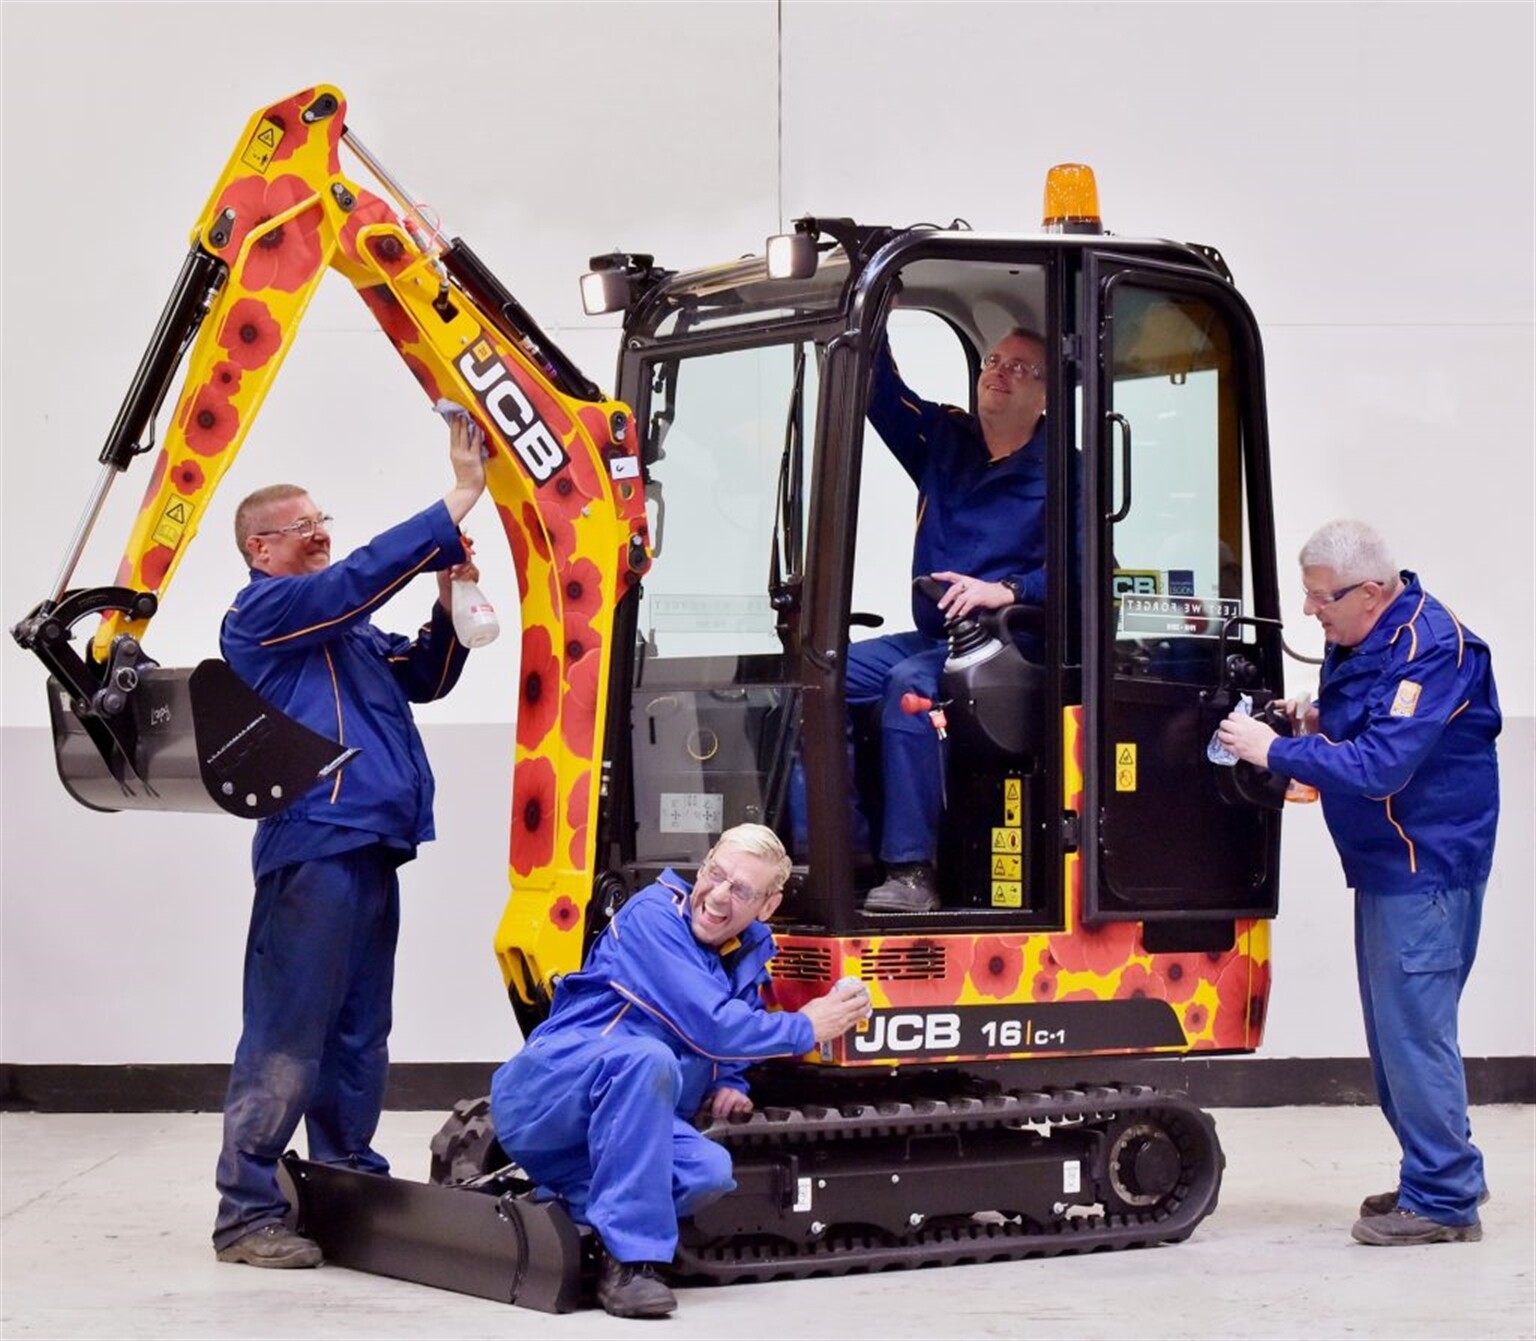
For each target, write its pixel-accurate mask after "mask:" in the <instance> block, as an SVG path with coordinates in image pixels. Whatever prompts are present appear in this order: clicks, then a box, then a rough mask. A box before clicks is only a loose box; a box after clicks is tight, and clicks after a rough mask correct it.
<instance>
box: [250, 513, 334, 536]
mask: <svg viewBox="0 0 1536 1341" xmlns="http://www.w3.org/2000/svg"><path fill="white" fill-rule="evenodd" d="M335 520H336V518H335V517H333V516H331V514H330V513H328V512H322V513H321V514H320V515H319V516H318V517H300V518H299V519H298V521H296V522H289V523H288V525H287V526H278V527H275V528H274V529H272V530H270V531H252V532H251V534H252V535H291V536H297V537H298V538H299V539H300V540H308V539H310V537H312V536H313V535H314V534H315V532H316V530H318V529H319V528H320V527H322V526H323V527H325V529H326V530H330V528H331V523H332V522H333V521H335Z"/></svg>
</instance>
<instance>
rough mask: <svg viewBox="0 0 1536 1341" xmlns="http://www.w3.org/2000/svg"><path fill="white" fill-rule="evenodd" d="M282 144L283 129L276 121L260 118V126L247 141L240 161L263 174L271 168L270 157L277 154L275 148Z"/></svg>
mask: <svg viewBox="0 0 1536 1341" xmlns="http://www.w3.org/2000/svg"><path fill="white" fill-rule="evenodd" d="M282 142H283V128H282V127H281V126H280V125H278V124H277V122H276V121H269V120H267V118H266V117H262V119H261V124H260V125H259V126H257V127H256V133H255V134H254V135H252V136H251V138H250V140H249V141H247V143H246V146H245V149H244V151H243V152H242V153H241V155H240V161H241V162H242V163H244V164H245V166H246V167H248V168H254V169H255V170H256V171H257V172H262V173H264V172H266V170H267V168H268V167H270V166H271V163H272V155H273V154H275V153H276V152H277V146H278V145H279V144H281V143H282Z"/></svg>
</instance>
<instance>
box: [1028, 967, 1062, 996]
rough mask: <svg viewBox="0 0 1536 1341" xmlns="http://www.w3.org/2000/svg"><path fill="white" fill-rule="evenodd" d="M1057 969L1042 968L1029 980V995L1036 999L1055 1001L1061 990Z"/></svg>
mask: <svg viewBox="0 0 1536 1341" xmlns="http://www.w3.org/2000/svg"><path fill="white" fill-rule="evenodd" d="M1060 990H1061V989H1060V987H1059V985H1058V979H1057V975H1056V971H1055V970H1054V969H1052V968H1041V969H1040V971H1039V972H1038V973H1036V974H1035V976H1034V977H1033V978H1031V979H1030V981H1029V995H1030V997H1031V998H1032V999H1033V1000H1035V1001H1054V1000H1056V994H1057V992H1058V991H1060Z"/></svg>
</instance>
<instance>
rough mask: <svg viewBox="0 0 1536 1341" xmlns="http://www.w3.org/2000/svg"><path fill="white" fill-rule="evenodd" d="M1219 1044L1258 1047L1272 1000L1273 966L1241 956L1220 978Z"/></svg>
mask: <svg viewBox="0 0 1536 1341" xmlns="http://www.w3.org/2000/svg"><path fill="white" fill-rule="evenodd" d="M1216 996H1217V1003H1216V1025H1215V1031H1214V1032H1215V1037H1216V1046H1217V1047H1219V1048H1245V1047H1257V1046H1258V1041H1259V1034H1260V1033H1261V1032H1262V1030H1263V1028H1264V1006H1265V1003H1266V1002H1267V1001H1268V999H1269V965H1268V964H1267V963H1266V964H1259V963H1255V962H1254V960H1253V959H1252V958H1250V957H1249V956H1248V955H1238V956H1237V957H1236V958H1235V959H1233V960H1232V962H1231V963H1230V964H1228V965H1227V966H1226V968H1224V969H1223V970H1222V971H1221V975H1220V976H1219V977H1218V978H1217V979H1216Z"/></svg>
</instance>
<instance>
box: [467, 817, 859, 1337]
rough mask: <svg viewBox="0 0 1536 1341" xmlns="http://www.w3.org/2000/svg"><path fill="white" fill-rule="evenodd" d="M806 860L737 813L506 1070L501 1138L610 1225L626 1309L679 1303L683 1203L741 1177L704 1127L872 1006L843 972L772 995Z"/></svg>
mask: <svg viewBox="0 0 1536 1341" xmlns="http://www.w3.org/2000/svg"><path fill="white" fill-rule="evenodd" d="M789 872H790V862H789V858H788V857H787V856H786V855H785V854H784V848H783V845H782V844H781V843H780V842H779V839H778V837H777V835H775V834H774V832H773V830H772V829H769V828H765V827H764V826H763V825H760V824H742V825H738V826H737V827H736V828H734V829H727V830H726V831H725V833H723V834H722V835H721V836H720V840H719V842H717V843H716V844H715V846H714V848H713V849H712V850H711V851H710V853H709V854H708V855H707V856H706V857H705V858H704V861H703V862H702V863H701V864H700V866H699V875H698V880H697V881H696V882H695V883H694V885H693V886H692V888H691V889H690V887H689V885H688V883H687V881H685V880H683V879H682V878H681V877H680V876H678V875H677V874H675V873H674V872H672V871H670V870H669V871H664V872H663V873H662V875H661V878H660V879H659V880H658V881H657V882H656V883H655V884H653V885H649V886H647V887H646V888H645V889H642V890H641V891H640V892H639V893H638V894H636V895H634V897H633V898H631V899H629V900H628V902H626V903H625V904H624V906H623V907H622V908H620V909H619V911H618V914H617V915H616V916H615V917H614V919H613V921H612V922H610V923H609V924H608V926H607V927H606V928H605V929H604V931H603V933H602V935H601V936H599V937H598V939H597V941H596V942H595V943H594V944H593V946H592V950H591V952H590V953H589V954H588V956H587V961H586V963H585V965H584V966H583V967H582V970H581V972H579V973H569V974H566V975H565V977H563V978H561V979H560V982H559V985H558V986H557V987H556V989H555V1000H554V1007H553V1009H552V1010H551V1012H550V1016H549V1018H548V1019H547V1020H545V1021H544V1023H543V1024H541V1025H540V1026H539V1027H538V1028H537V1029H535V1030H534V1031H533V1033H532V1034H530V1035H529V1037H528V1041H527V1043H526V1045H525V1046H524V1047H523V1050H522V1051H521V1052H519V1053H518V1054H517V1055H516V1056H515V1057H513V1058H512V1060H511V1061H509V1062H508V1063H507V1064H506V1065H505V1066H503V1067H502V1068H501V1069H500V1070H498V1071H497V1072H496V1075H495V1077H494V1078H493V1079H492V1081H491V1119H492V1122H493V1124H494V1125H495V1128H496V1138H497V1140H498V1141H499V1142H500V1144H501V1147H502V1149H503V1150H505V1151H506V1152H507V1154H508V1155H510V1156H511V1157H512V1158H513V1159H515V1160H516V1161H517V1162H518V1163H519V1164H520V1165H521V1166H522V1167H523V1169H524V1171H525V1172H527V1174H528V1175H529V1176H530V1177H531V1178H532V1179H533V1180H534V1181H535V1182H537V1183H538V1184H539V1186H540V1187H541V1188H542V1189H543V1190H544V1191H545V1192H546V1193H548V1194H553V1195H555V1196H558V1197H560V1198H561V1199H562V1200H563V1201H564V1202H565V1204H566V1206H567V1208H568V1209H569V1210H570V1213H571V1216H572V1218H573V1219H575V1220H577V1221H578V1222H580V1223H581V1224H586V1225H590V1226H591V1227H592V1228H593V1229H595V1230H596V1231H597V1233H598V1236H599V1238H600V1239H601V1241H602V1249H603V1251H602V1255H601V1272H600V1275H599V1279H598V1301H599V1302H600V1303H601V1304H602V1306H603V1307H604V1308H605V1309H607V1310H608V1312H609V1313H612V1314H614V1315H615V1316H617V1317H622V1318H656V1317H664V1316H666V1315H667V1314H668V1313H671V1312H672V1310H673V1309H674V1308H675V1307H676V1306H677V1301H676V1300H675V1299H674V1298H673V1296H672V1292H671V1290H669V1289H668V1288H667V1286H666V1284H665V1283H664V1282H663V1281H662V1280H661V1279H660V1278H659V1276H658V1274H657V1270H658V1268H659V1267H662V1266H665V1265H666V1264H667V1263H669V1262H670V1261H671V1260H672V1257H673V1255H674V1254H675V1252H676V1251H677V1221H678V1217H679V1216H686V1215H690V1214H692V1213H693V1212H694V1211H695V1210H697V1209H699V1207H701V1206H705V1205H707V1204H708V1203H709V1202H711V1201H714V1200H716V1199H717V1198H719V1197H722V1196H724V1195H725V1194H726V1193H727V1192H729V1191H731V1189H732V1188H734V1187H735V1186H736V1184H735V1182H734V1180H733V1179H732V1177H731V1157H730V1155H729V1154H728V1153H727V1152H726V1150H725V1148H724V1147H723V1146H720V1145H717V1144H716V1143H715V1142H713V1141H710V1140H707V1139H706V1138H705V1137H704V1136H702V1135H701V1134H700V1133H699V1132H698V1131H697V1130H696V1129H695V1127H694V1126H693V1121H692V1120H693V1118H694V1116H695V1115H696V1114H697V1113H698V1112H699V1111H700V1109H701V1108H705V1107H706V1105H707V1110H708V1112H709V1113H710V1115H711V1116H713V1117H715V1118H726V1117H729V1116H730V1115H731V1114H733V1113H743V1114H744V1113H750V1112H751V1111H752V1100H751V1099H750V1098H749V1097H748V1095H747V1082H746V1080H745V1078H744V1077H745V1071H746V1068H747V1067H748V1065H750V1064H751V1063H752V1062H756V1061H761V1060H763V1059H765V1058H768V1057H783V1056H798V1055H799V1054H801V1053H805V1052H809V1051H810V1050H811V1049H812V1048H813V1047H814V1046H815V1045H816V1044H817V1043H823V1042H826V1041H828V1040H829V1039H833V1038H837V1037H838V1036H839V1035H841V1034H842V1033H844V1032H845V1031H846V1030H848V1029H850V1028H852V1026H853V1025H855V1024H856V1023H858V1021H860V1020H861V1019H864V1018H865V1017H866V1016H868V1014H869V1012H870V1003H869V992H868V990H867V989H866V988H865V987H864V986H863V984H861V983H852V982H844V983H840V984H838V986H836V987H834V988H833V989H832V991H831V992H829V993H827V995H826V996H823V997H818V998H817V999H816V1000H814V1001H812V1002H810V1003H809V1004H807V1005H806V1006H805V1007H804V1008H803V1009H801V1010H798V1011H792V1012H789V1011H785V1012H779V1011H769V1010H768V1009H766V1008H765V1006H764V1003H763V1000H762V996H761V988H762V987H763V985H764V984H765V983H766V982H767V981H768V975H767V966H768V961H769V960H770V959H772V958H773V955H774V951H775V948H776V947H775V945H774V940H773V933H772V932H770V931H769V929H768V927H767V926H766V925H764V919H766V918H768V917H771V916H772V915H773V912H774V910H775V909H776V908H777V907H778V905H779V900H780V898H781V896H782V891H783V888H784V882H785V881H786V880H787V879H788V878H789Z"/></svg>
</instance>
